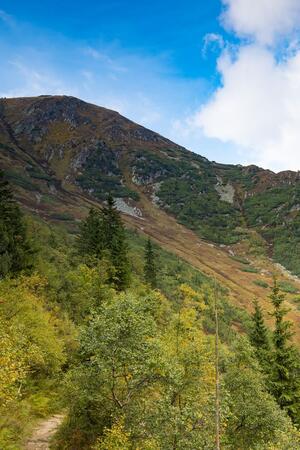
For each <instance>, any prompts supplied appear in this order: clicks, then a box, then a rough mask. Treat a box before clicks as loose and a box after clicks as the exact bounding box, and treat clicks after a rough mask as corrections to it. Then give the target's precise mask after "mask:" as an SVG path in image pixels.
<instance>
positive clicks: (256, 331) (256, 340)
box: [250, 300, 271, 371]
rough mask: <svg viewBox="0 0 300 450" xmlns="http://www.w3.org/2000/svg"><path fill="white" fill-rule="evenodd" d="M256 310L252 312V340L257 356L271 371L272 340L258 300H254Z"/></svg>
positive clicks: (265, 367) (265, 368)
mask: <svg viewBox="0 0 300 450" xmlns="http://www.w3.org/2000/svg"><path fill="white" fill-rule="evenodd" d="M253 305H254V312H253V314H252V327H251V332H250V341H251V344H252V345H253V347H254V348H255V353H256V357H257V359H258V360H259V362H260V364H261V366H262V368H263V369H264V370H265V371H269V363H270V355H271V348H270V341H269V336H268V329H267V327H266V325H265V322H264V317H263V313H262V309H261V307H260V305H259V304H258V301H257V300H255V301H254V302H253Z"/></svg>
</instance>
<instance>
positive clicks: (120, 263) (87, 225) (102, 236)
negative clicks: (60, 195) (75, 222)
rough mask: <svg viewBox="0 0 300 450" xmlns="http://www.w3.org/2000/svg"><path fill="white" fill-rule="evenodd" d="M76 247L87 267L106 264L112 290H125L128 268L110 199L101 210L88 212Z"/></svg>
mask: <svg viewBox="0 0 300 450" xmlns="http://www.w3.org/2000/svg"><path fill="white" fill-rule="evenodd" d="M77 247H78V250H79V253H80V254H81V255H83V256H85V258H86V261H88V263H90V264H91V263H92V264H93V263H95V261H100V260H102V259H106V260H107V261H108V262H109V264H108V269H107V271H108V281H109V283H111V284H112V285H113V286H115V287H116V289H118V290H123V289H125V288H126V287H128V285H129V281H130V266H129V261H128V256H127V252H128V248H127V242H126V234H125V229H124V226H123V223H122V220H121V217H120V214H119V212H118V211H117V210H116V207H115V203H114V200H113V198H112V197H111V196H110V197H109V198H108V201H107V206H106V207H103V208H102V210H99V211H96V210H95V209H93V208H92V209H91V210H90V212H89V215H88V217H87V218H86V220H85V221H83V222H82V224H81V227H80V235H79V239H78V245H77Z"/></svg>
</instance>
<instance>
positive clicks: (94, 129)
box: [0, 96, 300, 339]
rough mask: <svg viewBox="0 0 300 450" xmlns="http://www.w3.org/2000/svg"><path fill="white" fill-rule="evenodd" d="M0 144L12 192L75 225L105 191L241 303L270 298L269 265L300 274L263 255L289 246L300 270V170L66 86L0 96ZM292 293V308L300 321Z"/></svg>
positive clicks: (131, 219) (127, 216)
mask: <svg viewBox="0 0 300 450" xmlns="http://www.w3.org/2000/svg"><path fill="white" fill-rule="evenodd" d="M0 150H1V152H0V158H1V159H0V167H1V168H2V169H4V170H5V172H6V174H7V176H8V179H9V180H10V182H11V183H12V184H13V186H14V188H15V191H16V195H17V198H18V200H19V201H20V203H21V204H22V205H23V206H24V207H25V208H27V209H28V210H29V211H30V212H32V213H34V214H38V215H40V216H41V217H42V218H44V219H46V220H50V221H54V222H60V223H64V224H66V226H67V227H68V228H69V229H70V230H75V229H76V227H77V225H76V222H77V221H78V220H79V219H82V218H83V217H84V216H85V215H86V213H87V211H88V208H89V207H90V206H96V207H97V206H99V204H101V203H102V202H103V201H104V200H105V198H106V196H107V194H108V193H109V192H110V193H112V194H113V196H114V197H115V199H116V202H117V206H118V208H119V209H120V210H121V211H122V213H123V217H124V220H125V222H126V223H127V225H128V226H129V227H131V228H132V227H133V228H135V229H138V230H139V232H141V233H144V234H146V235H148V236H151V237H152V238H153V239H154V240H155V241H156V242H158V243H159V244H160V245H161V246H162V247H164V248H166V249H168V250H170V251H172V252H173V253H176V254H177V255H178V256H180V257H181V258H183V259H185V260H186V261H187V262H189V263H190V264H192V265H193V266H194V267H196V268H198V269H199V270H201V271H202V272H204V273H206V274H207V275H209V276H213V277H216V279H217V280H218V281H219V282H220V283H222V284H223V285H224V286H226V287H227V288H228V289H229V290H230V292H231V297H232V299H233V301H234V302H235V303H236V304H238V305H239V306H242V307H245V308H246V309H248V310H249V309H251V304H252V300H253V298H254V297H257V298H259V299H261V301H262V303H263V305H264V306H265V308H268V306H267V301H266V290H265V288H263V287H262V283H265V284H268V285H270V284H271V283H272V273H273V272H274V271H275V272H278V274H279V277H280V278H282V280H286V281H288V282H292V283H293V284H294V286H295V291H296V292H297V289H299V292H300V282H299V281H298V280H297V279H293V278H291V276H290V275H289V274H287V273H285V272H284V270H283V269H280V268H278V267H275V266H274V264H273V263H272V262H271V261H269V259H268V256H274V255H275V259H276V260H277V261H279V262H280V263H283V264H285V259H284V257H282V255H283V256H284V251H285V252H286V256H287V260H288V261H290V259H291V248H293V252H294V259H295V264H294V267H291V265H290V267H289V265H288V264H285V266H286V267H288V268H289V269H291V268H292V269H293V271H294V272H295V273H296V274H297V273H300V262H299V263H298V258H297V251H296V250H297V245H298V241H297V242H296V243H295V239H297V231H298V226H299V224H298V216H299V210H300V181H299V180H300V176H299V172H292V171H284V172H281V173H279V174H275V173H274V172H272V171H269V170H264V169H261V168H259V167H257V166H253V165H252V166H246V167H243V166H235V165H227V164H219V163H215V162H210V161H209V160H208V159H207V158H204V157H202V156H200V155H198V154H195V153H192V152H190V151H188V150H186V149H184V148H183V147H181V146H179V145H177V144H175V143H172V142H171V141H170V140H168V139H165V138H163V137H162V136H160V135H158V134H156V133H155V132H154V131H151V130H148V129H146V128H144V127H142V126H140V125H137V124H135V123H134V122H132V121H130V120H128V119H126V118H124V117H123V116H121V115H120V114H119V113H117V112H114V111H110V110H107V109H105V108H102V107H98V106H96V105H91V104H88V103H86V102H83V101H82V100H78V99H76V98H74V97H66V96H41V97H37V98H36V97H26V98H17V99H1V100H0ZM299 220H300V219H299ZM286 230H288V231H289V233H290V234H289V235H288V239H290V241H289V240H288V239H287V238H286V236H287V234H286ZM280 233H281V234H280ZM284 233H285V234H284ZM293 239H294V240H293ZM282 240H283V241H284V243H285V247H283V249H284V251H283V250H282V248H281V249H280V248H279V247H278V246H279V244H280V245H281V242H282ZM278 242H279V243H278ZM286 242H287V243H288V244H289V245H290V247H289V246H288V245H286ZM299 246H300V244H299ZM278 248H279V250H280V251H279V250H278ZM299 248H300V247H299ZM276 251H277V252H279V254H280V257H277V258H276ZM292 256H293V255H292ZM234 258H236V259H234ZM239 258H240V260H239ZM243 258H244V259H245V258H246V259H247V261H246V262H247V264H246V263H245V261H244V262H241V261H242V260H243ZM297 264H299V266H298V265H297ZM298 267H299V269H298ZM258 282H260V283H261V286H259V284H256V283H258ZM293 298H294V297H293V296H292V295H289V302H290V306H291V308H292V311H291V313H290V317H291V319H292V320H293V321H294V322H295V323H297V324H300V314H299V312H298V310H297V304H296V303H294V300H293ZM299 330H300V327H299V326H298V327H297V336H298V338H297V339H300V331H299Z"/></svg>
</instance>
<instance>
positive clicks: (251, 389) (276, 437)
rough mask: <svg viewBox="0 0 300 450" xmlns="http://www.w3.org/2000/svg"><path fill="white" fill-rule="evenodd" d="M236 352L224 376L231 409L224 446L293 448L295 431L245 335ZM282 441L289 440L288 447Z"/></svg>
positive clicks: (239, 341) (237, 344)
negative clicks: (266, 379)
mask: <svg viewBox="0 0 300 450" xmlns="http://www.w3.org/2000/svg"><path fill="white" fill-rule="evenodd" d="M233 351H234V353H233V354H232V355H231V356H230V357H229V358H228V359H227V361H226V365H225V376H224V382H225V387H226V389H227V392H228V394H229V411H230V414H229V417H228V424H227V431H226V433H225V436H224V438H223V439H224V441H225V447H226V448H227V446H228V447H229V448H232V449H237V448H240V449H243V450H247V449H249V450H250V449H251V450H252V449H254V448H255V449H256V448H258V449H266V450H267V449H270V448H290V449H292V448H293V445H295V440H294V437H293V433H295V430H293V427H292V424H291V422H290V421H289V419H288V417H287V416H286V415H285V413H284V412H283V411H282V410H281V409H280V408H279V407H278V405H277V403H276V401H275V399H274V398H273V397H272V396H271V395H270V394H269V393H268V392H267V389H266V385H265V382H264V377H263V375H262V374H261V372H260V370H259V366H258V364H257V362H256V360H255V357H254V354H253V351H252V349H251V346H250V345H249V343H248V342H247V340H246V339H245V338H240V339H238V340H237V342H236V343H235V345H234V347H233ZM283 440H286V443H287V446H286V447H281V444H282V441H283ZM297 441H298V442H299V436H298V437H297ZM295 448H296V447H295Z"/></svg>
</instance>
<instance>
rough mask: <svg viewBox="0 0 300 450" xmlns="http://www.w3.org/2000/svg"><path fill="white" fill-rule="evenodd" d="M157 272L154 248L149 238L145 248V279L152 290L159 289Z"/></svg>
mask: <svg viewBox="0 0 300 450" xmlns="http://www.w3.org/2000/svg"><path fill="white" fill-rule="evenodd" d="M156 270H157V269H156V263H155V255H154V251H153V247H152V242H151V240H150V238H149V239H148V240H147V244H146V247H145V266H144V277H145V281H146V283H148V284H149V286H151V288H152V289H155V288H156V287H157V275H156Z"/></svg>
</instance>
